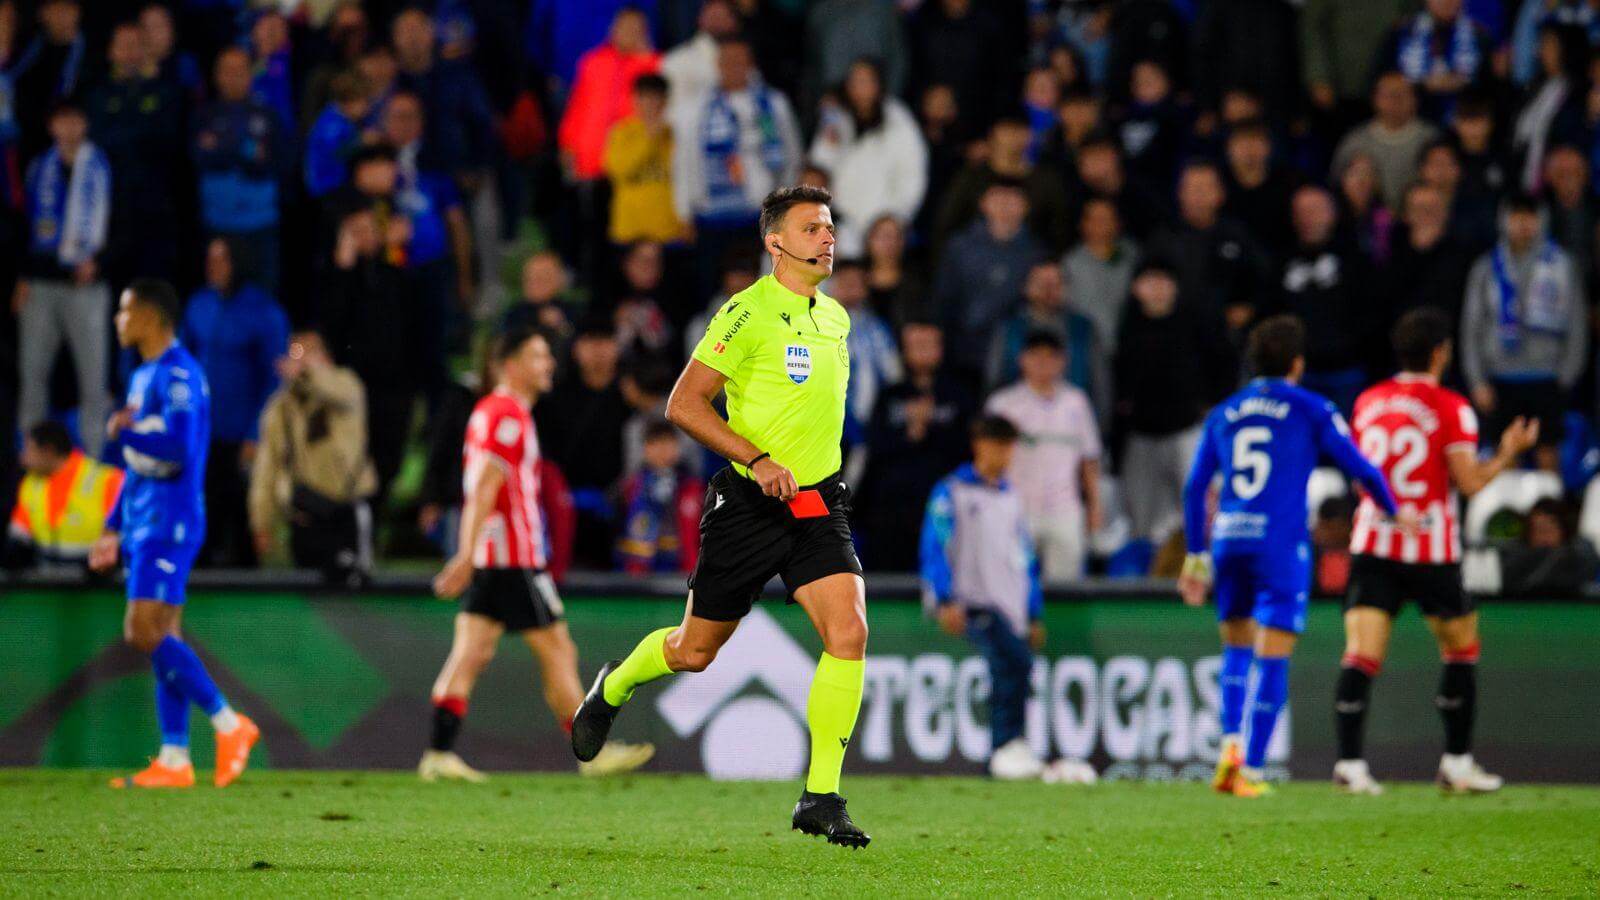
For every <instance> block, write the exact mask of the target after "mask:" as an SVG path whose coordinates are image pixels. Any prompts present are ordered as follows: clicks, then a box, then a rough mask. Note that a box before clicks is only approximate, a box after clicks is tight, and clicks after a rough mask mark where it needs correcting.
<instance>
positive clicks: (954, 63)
mask: <svg viewBox="0 0 1600 900" xmlns="http://www.w3.org/2000/svg"><path fill="white" fill-rule="evenodd" d="M906 30H907V33H908V36H909V41H910V44H911V69H912V72H911V84H912V85H913V90H914V91H916V92H918V93H920V92H922V91H925V90H927V89H928V88H929V87H930V86H932V85H934V84H943V85H949V86H950V89H951V90H952V91H954V93H955V98H954V99H955V108H956V109H957V110H965V111H966V114H967V118H968V119H972V118H974V117H976V116H978V115H981V112H980V111H981V110H988V109H996V108H1004V103H1005V101H1006V100H1007V99H1008V98H1007V97H1006V91H1007V89H1008V88H1009V87H1011V86H1012V85H1013V84H1014V83H1015V79H1013V78H1012V77H1011V73H1010V72H1008V71H1007V68H1008V65H1009V64H1008V62H1007V60H1006V58H1005V55H1004V54H1005V47H1006V43H1005V40H1004V36H1003V31H1002V29H1001V24H1000V20H999V18H998V17H997V16H996V15H995V12H994V10H992V9H990V8H989V5H988V4H986V3H982V2H974V0H926V2H924V3H923V4H922V6H921V8H920V9H918V10H917V11H916V12H914V13H912V14H911V16H910V17H909V19H908V20H907V23H906ZM966 124H967V125H968V126H973V125H977V126H980V127H981V126H982V125H983V124H984V123H983V122H981V121H980V122H972V121H969V122H967V123H966ZM941 474H942V473H941Z"/></svg>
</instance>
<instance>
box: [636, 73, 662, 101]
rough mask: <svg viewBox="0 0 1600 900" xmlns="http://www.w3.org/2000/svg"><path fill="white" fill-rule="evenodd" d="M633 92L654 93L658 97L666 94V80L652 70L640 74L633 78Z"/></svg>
mask: <svg viewBox="0 0 1600 900" xmlns="http://www.w3.org/2000/svg"><path fill="white" fill-rule="evenodd" d="M633 92H634V93H635V94H655V95H657V96H660V97H665V96H666V95H667V80H666V79H665V78H662V77H661V76H660V75H657V74H655V73H653V72H651V73H648V74H645V75H640V76H639V77H638V78H635V79H634V80H633Z"/></svg>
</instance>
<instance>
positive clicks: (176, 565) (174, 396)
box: [106, 341, 211, 605]
mask: <svg viewBox="0 0 1600 900" xmlns="http://www.w3.org/2000/svg"><path fill="white" fill-rule="evenodd" d="M127 406H128V408H129V409H130V410H131V411H132V413H133V421H132V423H131V424H130V425H128V427H126V428H124V429H123V430H122V432H121V433H120V434H119V435H118V437H117V439H118V442H119V443H120V444H121V447H122V459H123V462H124V463H125V464H126V466H127V470H128V474H127V479H126V481H124V482H123V486H122V494H121V496H120V497H118V498H117V503H116V506H115V507H113V509H112V511H111V515H110V517H109V518H108V519H107V521H106V528H107V530H110V531H116V532H119V533H120V534H121V535H122V552H123V554H124V556H125V557H126V559H127V573H128V585H127V589H128V599H129V600H159V601H161V602H163V603H170V604H173V605H179V604H182V603H183V601H184V598H185V586H186V585H187V583H188V580H189V569H190V568H191V567H192V566H193V565H194V560H195V556H196V555H197V554H198V553H199V552H200V545H201V544H202V543H203V542H204V541H205V534H206V510H205V473H206V452H207V448H208V447H209V446H210V443H211V390H210V388H209V387H208V386H207V385H206V378H205V373H203V372H202V371H201V370H200V366H199V364H198V363H196V362H195V359H194V357H192V356H190V355H189V351H187V350H185V349H184V348H183V345H182V344H179V343H178V342H176V341H174V342H173V344H172V346H171V347H168V348H167V350H166V352H164V353H162V354H161V355H160V356H159V357H157V358H155V359H153V360H149V361H147V362H145V363H143V364H141V365H140V366H139V367H138V368H137V369H134V370H133V375H132V377H131V378H130V379H129V381H128V396H127Z"/></svg>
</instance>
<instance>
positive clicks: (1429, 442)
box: [1350, 373, 1478, 563]
mask: <svg viewBox="0 0 1600 900" xmlns="http://www.w3.org/2000/svg"><path fill="white" fill-rule="evenodd" d="M1351 425H1352V427H1353V428H1354V430H1355V437H1356V444H1357V446H1359V447H1360V448H1361V453H1362V454H1363V455H1364V456H1366V457H1367V459H1368V460H1370V461H1371V462H1372V464H1373V465H1374V466H1377V467H1378V469H1379V471H1381V472H1383V477H1384V478H1386V479H1388V481H1389V487H1390V488H1391V489H1392V490H1393V491H1394V499H1395V502H1396V503H1398V504H1399V506H1400V509H1402V510H1408V509H1409V510H1411V511H1412V512H1414V513H1416V514H1417V515H1418V516H1419V517H1420V518H1421V519H1422V528H1421V529H1420V530H1419V531H1418V533H1416V534H1411V535H1407V534H1403V533H1401V531H1400V529H1399V528H1398V527H1396V526H1395V524H1394V522H1393V521H1392V520H1390V519H1389V518H1388V517H1387V516H1385V515H1384V514H1383V510H1381V509H1379V508H1378V505H1377V504H1376V503H1374V502H1372V498H1370V497H1363V498H1362V500H1361V506H1360V507H1359V508H1358V509H1357V510H1356V523H1355V530H1354V531H1353V532H1352V533H1351V535H1350V552H1352V553H1364V554H1367V555H1368V556H1376V557H1379V558H1381V559H1391V560H1395V561H1397V562H1404V563H1453V562H1459V561H1460V560H1461V530H1460V527H1459V524H1458V517H1457V515H1456V494H1455V489H1454V487H1453V486H1452V485H1451V483H1450V464H1449V462H1448V459H1447V457H1448V456H1449V454H1451V453H1462V452H1465V453H1475V452H1477V449H1478V416H1477V414H1476V413H1474V412H1473V411H1472V405H1471V404H1470V403H1468V402H1467V399H1466V398H1465V397H1463V396H1461V395H1460V394H1458V393H1456V392H1455V391H1452V390H1449V389H1448V388H1443V387H1440V386H1439V384H1438V383H1437V382H1435V381H1434V380H1433V379H1432V378H1429V377H1428V376H1426V375H1416V374H1410V373H1401V374H1399V375H1396V376H1395V377H1393V378H1391V379H1389V380H1388V381H1384V382H1381V383H1379V384H1376V385H1373V386H1372V387H1370V388H1368V389H1367V390H1366V391H1364V392H1363V393H1362V394H1361V396H1360V397H1359V398H1357V399H1356V408H1355V416H1354V418H1353V421H1352V422H1351Z"/></svg>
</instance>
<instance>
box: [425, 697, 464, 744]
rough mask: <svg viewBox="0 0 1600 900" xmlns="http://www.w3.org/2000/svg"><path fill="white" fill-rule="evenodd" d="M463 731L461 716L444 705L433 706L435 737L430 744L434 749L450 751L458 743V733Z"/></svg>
mask: <svg viewBox="0 0 1600 900" xmlns="http://www.w3.org/2000/svg"><path fill="white" fill-rule="evenodd" d="M460 733H461V717H460V716H458V715H456V714H455V713H454V712H453V711H451V710H448V709H445V708H444V707H443V706H435V707H434V708H433V739H432V741H430V742H429V744H428V746H429V747H431V748H433V749H434V750H439V751H448V750H449V749H450V748H451V747H454V746H455V745H456V735H457V734H460Z"/></svg>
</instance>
